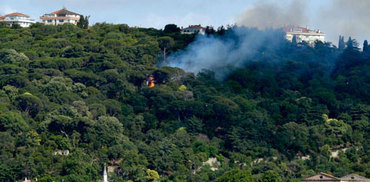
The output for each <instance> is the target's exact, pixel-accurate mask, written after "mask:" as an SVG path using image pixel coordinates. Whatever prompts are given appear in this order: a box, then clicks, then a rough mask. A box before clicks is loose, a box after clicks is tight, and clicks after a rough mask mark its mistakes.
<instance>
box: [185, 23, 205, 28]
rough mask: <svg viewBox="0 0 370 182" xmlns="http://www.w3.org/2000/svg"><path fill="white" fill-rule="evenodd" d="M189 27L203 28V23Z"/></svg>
mask: <svg viewBox="0 0 370 182" xmlns="http://www.w3.org/2000/svg"><path fill="white" fill-rule="evenodd" d="M187 28H203V27H202V25H200V24H199V25H189V27H187Z"/></svg>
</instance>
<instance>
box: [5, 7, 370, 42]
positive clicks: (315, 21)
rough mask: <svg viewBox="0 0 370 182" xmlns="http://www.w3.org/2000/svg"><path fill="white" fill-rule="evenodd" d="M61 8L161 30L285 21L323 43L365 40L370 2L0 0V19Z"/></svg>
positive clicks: (96, 19) (93, 19) (93, 20)
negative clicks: (322, 36)
mask: <svg viewBox="0 0 370 182" xmlns="http://www.w3.org/2000/svg"><path fill="white" fill-rule="evenodd" d="M63 7H66V8H67V9H69V10H71V11H74V12H76V13H80V14H84V15H90V16H91V18H90V22H91V23H92V24H93V23H96V22H107V23H126V24H128V25H130V26H140V27H154V28H163V27H164V26H165V25H166V24H169V23H175V24H177V25H179V26H187V25H189V24H202V25H213V26H214V27H218V26H220V25H227V24H233V23H235V22H238V21H239V22H238V23H240V24H246V25H248V22H252V21H253V20H254V19H255V18H256V19H258V21H259V22H273V21H274V20H271V19H274V18H276V20H278V21H281V20H285V19H289V20H288V21H287V22H278V23H281V24H289V23H290V22H293V23H297V24H300V25H301V26H309V27H310V28H314V29H320V30H322V31H324V32H325V33H326V34H327V37H328V39H327V40H329V41H333V42H335V43H336V40H337V37H338V36H339V34H342V35H345V36H348V35H352V36H353V37H354V38H357V39H358V40H359V41H362V40H363V39H365V38H366V36H367V35H369V37H370V32H369V31H370V21H369V20H368V18H370V0H310V1H305V0H275V1H274V0H181V1H180V0H0V15H1V14H6V13H11V12H15V11H16V12H22V13H25V14H28V15H30V16H31V17H32V18H33V19H36V20H37V21H40V20H39V17H40V15H42V14H44V13H49V12H52V11H55V10H58V9H61V8H63ZM297 8H298V10H297ZM271 11H272V13H269V12H271ZM274 11H275V12H274ZM280 15H281V16H280ZM256 16H258V17H256ZM277 17H278V18H277ZM293 19H295V21H292V20H293ZM356 20H357V21H356ZM261 24H262V23H261ZM253 25H255V23H254V24H253ZM264 26H269V25H264Z"/></svg>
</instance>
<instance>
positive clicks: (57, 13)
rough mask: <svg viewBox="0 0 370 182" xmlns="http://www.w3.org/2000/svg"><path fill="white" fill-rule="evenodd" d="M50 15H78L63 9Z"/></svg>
mask: <svg viewBox="0 0 370 182" xmlns="http://www.w3.org/2000/svg"><path fill="white" fill-rule="evenodd" d="M50 14H54V15H60V14H62V15H80V14H78V13H75V12H72V11H68V10H67V9H66V8H63V9H60V10H57V11H54V12H52V13H50Z"/></svg>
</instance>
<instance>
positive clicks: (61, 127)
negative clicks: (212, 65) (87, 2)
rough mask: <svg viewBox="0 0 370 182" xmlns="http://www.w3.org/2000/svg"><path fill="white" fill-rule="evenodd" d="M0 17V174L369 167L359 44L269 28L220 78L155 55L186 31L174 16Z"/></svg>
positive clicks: (222, 181) (190, 176)
mask: <svg viewBox="0 0 370 182" xmlns="http://www.w3.org/2000/svg"><path fill="white" fill-rule="evenodd" d="M0 27H1V28H0V100H1V102H0V140H1V142H0V181H4V182H6V181H15V180H21V179H24V178H25V177H27V178H29V179H33V180H35V179H37V181H41V182H52V181H61V180H64V181H68V182H75V181H76V182H77V181H81V182H86V181H101V180H102V173H103V166H108V169H109V179H110V180H111V181H118V182H119V181H135V182H136V181H217V182H226V181H271V182H273V181H274V182H275V181H276V182H279V181H299V180H300V179H301V178H303V177H307V176H310V175H313V174H316V173H318V172H326V173H331V174H333V175H335V176H339V177H341V176H344V175H347V174H349V173H357V174H359V175H362V176H365V177H370V150H369V147H370V136H369V135H370V131H369V130H370V126H369V115H370V105H369V103H370V48H369V46H368V44H367V41H365V42H364V45H363V49H362V50H360V48H359V44H358V43H357V42H356V40H354V39H351V38H349V39H348V40H347V41H346V42H345V41H344V40H343V37H340V42H339V46H338V47H336V46H333V45H331V44H330V43H322V42H316V43H315V45H314V46H310V45H308V44H306V43H304V42H303V43H296V42H294V41H293V43H291V42H288V41H286V40H285V38H284V35H283V34H281V33H279V32H280V31H279V30H269V31H273V32H274V33H275V34H274V35H275V36H272V37H271V41H269V40H266V41H265V42H263V43H262V46H261V47H260V48H259V49H258V51H257V52H256V53H255V55H254V56H253V57H248V60H245V64H243V65H242V66H240V67H237V68H230V69H229V71H228V72H225V74H226V75H225V76H224V77H223V78H222V79H220V78H218V77H217V70H203V71H201V72H199V73H190V72H186V71H185V70H182V69H180V68H175V67H168V66H158V65H159V63H160V62H163V61H164V59H166V55H171V54H173V53H175V52H177V51H179V50H186V49H187V47H188V46H189V45H190V44H192V43H193V42H194V41H195V40H196V39H197V37H196V36H195V35H183V34H181V33H180V32H179V29H178V28H177V27H176V26H174V25H168V26H166V27H165V29H164V30H157V29H150V28H132V27H128V26H127V25H124V24H122V25H111V24H106V23H97V24H95V25H94V26H92V27H89V28H88V29H87V27H84V28H79V27H77V26H74V25H69V24H65V25H62V26H45V25H42V24H35V25H32V26H31V27H30V28H20V27H19V26H13V27H6V26H4V25H0ZM256 31H257V34H258V32H259V31H258V30H255V29H247V28H245V33H246V34H248V32H254V33H256ZM260 33H261V34H263V32H262V31H261V32H260ZM279 35H280V36H279ZM199 36H212V37H217V38H219V39H231V38H232V37H233V36H235V32H234V30H233V28H230V29H224V28H220V29H218V30H211V29H209V28H208V29H207V31H206V35H199ZM272 39H274V40H272ZM277 40H278V41H277ZM272 44H274V46H273V47H274V48H272V47H271V45H272ZM161 65H163V64H161ZM222 69H223V70H225V69H226V68H222ZM151 75H152V76H153V77H154V79H155V84H156V85H155V86H154V87H153V88H149V87H148V86H147V83H146V82H147V80H148V77H149V76H151Z"/></svg>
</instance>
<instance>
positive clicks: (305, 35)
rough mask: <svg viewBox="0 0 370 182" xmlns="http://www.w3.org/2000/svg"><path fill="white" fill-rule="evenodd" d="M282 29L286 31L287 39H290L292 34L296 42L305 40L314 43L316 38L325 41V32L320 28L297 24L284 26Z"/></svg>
mask: <svg viewBox="0 0 370 182" xmlns="http://www.w3.org/2000/svg"><path fill="white" fill-rule="evenodd" d="M283 29H284V31H285V33H286V39H287V40H289V41H292V40H293V37H294V36H295V37H296V41H297V43H300V42H303V41H305V42H307V43H308V44H310V45H314V43H315V41H316V40H319V41H321V42H324V41H325V34H324V33H323V32H321V31H320V30H310V29H308V28H304V27H298V26H286V27H284V28H283Z"/></svg>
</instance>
